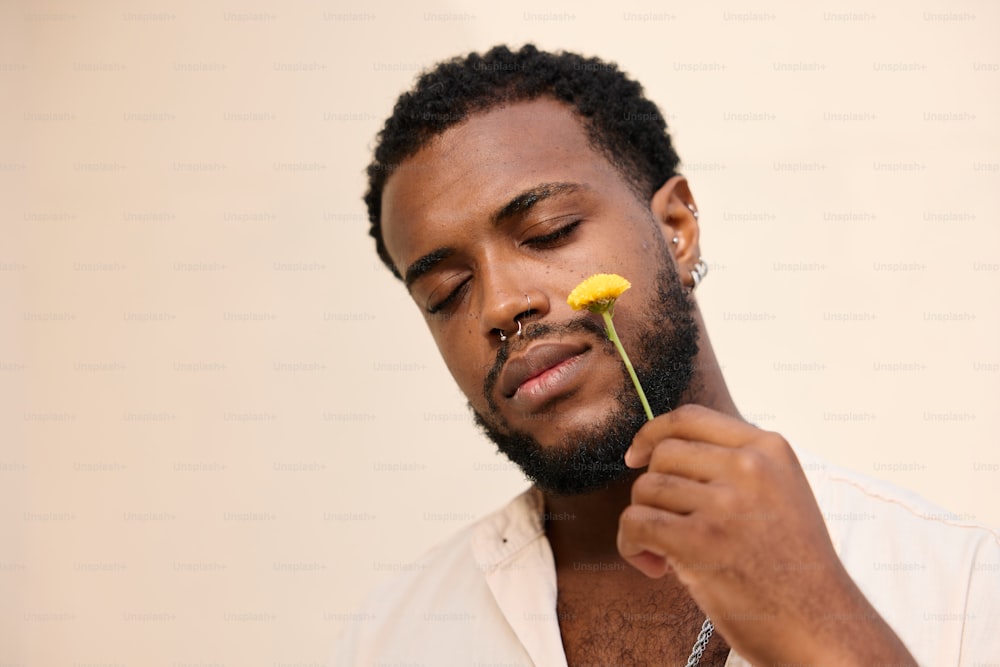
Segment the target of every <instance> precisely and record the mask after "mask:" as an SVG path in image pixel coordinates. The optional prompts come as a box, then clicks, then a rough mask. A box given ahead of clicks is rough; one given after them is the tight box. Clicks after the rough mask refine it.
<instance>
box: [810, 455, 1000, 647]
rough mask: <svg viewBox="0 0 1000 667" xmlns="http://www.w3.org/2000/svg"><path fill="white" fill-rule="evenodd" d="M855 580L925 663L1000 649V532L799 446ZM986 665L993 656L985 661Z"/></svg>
mask: <svg viewBox="0 0 1000 667" xmlns="http://www.w3.org/2000/svg"><path fill="white" fill-rule="evenodd" d="M796 454H797V455H798V457H799V461H800V463H801V464H802V467H803V469H804V470H805V472H806V476H807V478H808V479H809V482H810V484H811V485H812V487H813V493H814V494H815V495H816V500H817V503H818V504H819V507H820V511H821V512H822V513H823V517H824V519H825V521H826V525H827V529H828V532H829V534H830V538H831V540H832V541H833V544H834V547H835V549H836V550H837V553H838V555H839V556H840V559H841V561H842V562H843V564H844V567H845V568H846V569H847V571H848V573H849V574H850V575H851V577H852V578H853V579H854V581H855V583H856V584H857V585H858V587H859V588H860V589H861V590H862V592H863V593H864V594H865V596H866V597H867V598H868V599H869V601H870V602H871V603H872V605H873V606H874V607H875V608H876V609H877V610H878V611H879V613H880V614H881V615H882V617H883V618H884V619H885V620H886V622H888V623H889V625H890V626H892V627H893V629H894V630H895V631H896V633H897V634H898V635H899V636H900V637H901V638H902V639H903V641H904V642H905V643H906V644H907V646H908V647H910V649H911V651H912V652H913V653H914V656H915V657H917V659H918V661H919V662H920V664H961V665H966V664H969V665H971V664H975V661H976V660H980V661H981V660H984V659H985V658H986V657H988V656H989V655H991V654H995V655H1000V641H998V635H997V633H996V632H995V630H994V629H991V628H996V627H1000V534H998V532H997V531H996V530H995V529H992V528H990V527H987V526H984V525H981V524H978V523H976V522H975V521H973V520H972V517H969V516H964V515H960V514H956V513H954V512H949V511H948V510H946V509H943V508H941V507H939V506H937V505H935V504H934V503H931V502H929V501H927V500H925V499H924V498H922V497H920V496H919V495H917V494H915V493H913V492H911V491H908V490H906V489H902V488H900V487H897V486H895V485H893V484H890V483H888V482H885V481H883V480H879V479H875V478H872V477H868V476H866V475H863V474H860V473H857V472H853V471H850V470H847V469H844V468H841V467H839V466H836V465H833V464H830V463H828V462H826V461H823V460H822V459H821V458H819V457H817V456H815V455H813V454H811V453H808V452H804V451H801V450H798V449H796ZM983 664H985V663H983Z"/></svg>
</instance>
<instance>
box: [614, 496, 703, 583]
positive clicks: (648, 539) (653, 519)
mask: <svg viewBox="0 0 1000 667" xmlns="http://www.w3.org/2000/svg"><path fill="white" fill-rule="evenodd" d="M685 521H686V520H685V517H683V516H681V515H680V514H676V513H674V512H669V511H667V510H663V509H659V508H657V507H650V506H649V505H629V506H628V507H626V508H625V511H624V512H622V514H621V516H620V517H619V518H618V538H617V544H618V552H619V553H620V554H621V555H622V558H624V559H626V560H628V561H629V562H633V559H635V558H636V557H638V556H639V555H640V554H642V553H643V552H648V553H649V554H651V555H653V556H658V557H661V558H666V557H667V556H668V550H669V548H670V546H671V543H672V542H673V541H674V539H676V538H674V535H682V534H683V532H684V528H683V525H684V523H685ZM633 565H635V566H636V567H639V565H638V564H637V563H634V562H633ZM639 569H642V568H641V567H640V568H639ZM644 571H645V570H644Z"/></svg>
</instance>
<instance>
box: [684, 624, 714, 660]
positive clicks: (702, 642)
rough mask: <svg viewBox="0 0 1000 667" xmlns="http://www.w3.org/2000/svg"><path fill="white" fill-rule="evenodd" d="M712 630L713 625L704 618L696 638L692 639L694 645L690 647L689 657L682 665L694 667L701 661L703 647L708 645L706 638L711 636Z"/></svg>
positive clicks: (703, 651)
mask: <svg viewBox="0 0 1000 667" xmlns="http://www.w3.org/2000/svg"><path fill="white" fill-rule="evenodd" d="M713 632H715V626H714V625H712V621H711V620H709V619H708V618H706V619H705V622H704V623H702V624H701V632H699V633H698V639H696V640H694V646H692V647H691V657H689V658H688V661H687V664H686V665H684V667H695V665H697V664H698V663H699V662H701V656H702V655H703V654H704V653H705V647H706V646H708V640H709V639H711V638H712V633H713Z"/></svg>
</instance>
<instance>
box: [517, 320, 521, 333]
mask: <svg viewBox="0 0 1000 667" xmlns="http://www.w3.org/2000/svg"><path fill="white" fill-rule="evenodd" d="M517 335H518V336H520V335H521V320H518V321H517Z"/></svg>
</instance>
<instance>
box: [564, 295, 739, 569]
mask: <svg viewBox="0 0 1000 667" xmlns="http://www.w3.org/2000/svg"><path fill="white" fill-rule="evenodd" d="M694 316H695V319H696V321H697V322H698V327H699V329H700V331H701V336H700V338H699V342H698V347H699V349H698V355H697V356H696V357H695V368H696V369H697V371H696V372H695V374H694V377H693V378H692V380H691V384H690V386H689V387H688V390H687V392H685V394H684V396H683V398H682V400H681V403H682V404H686V403H697V404H699V405H704V406H706V407H709V408H712V409H713V410H718V411H719V412H722V413H725V414H729V415H732V416H734V417H737V418H742V417H741V416H740V414H739V411H738V410H737V409H736V404H735V403H734V402H733V399H732V397H731V396H730V394H729V389H728V388H727V387H726V382H725V379H724V378H723V377H722V371H721V370H720V369H719V362H718V360H717V359H716V357H715V352H714V350H713V349H712V343H711V341H709V339H708V334H707V333H706V331H705V323H704V321H703V320H702V317H701V312H700V311H699V310H698V309H697V308H696V309H695V313H694ZM641 473H642V470H636V471H635V473H634V474H632V475H630V476H629V477H627V478H626V479H624V480H621V481H619V482H616V483H614V484H612V485H611V486H609V487H607V488H605V489H601V490H599V491H593V492H591V493H584V494H579V495H574V496H557V495H553V494H550V493H544V497H545V513H546V517H547V519H546V522H545V532H546V536H547V537H548V539H549V543H550V544H551V545H552V552H553V555H554V556H555V559H556V563H557V564H558V563H567V562H620V561H621V556H619V555H618V548H617V536H618V517H619V516H620V515H621V513H622V511H624V509H625V508H626V507H628V505H629V503H630V501H631V493H632V483H633V482H634V481H635V479H636V478H637V477H638V476H639V475H640V474H641Z"/></svg>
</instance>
